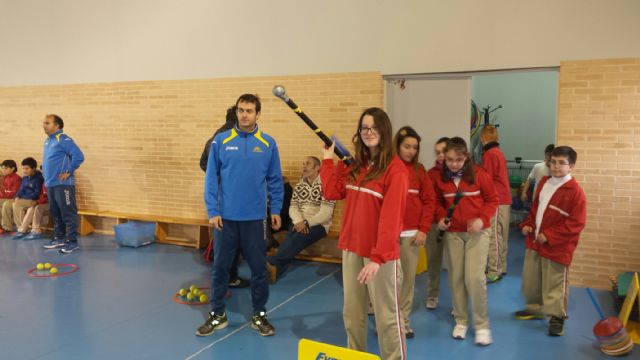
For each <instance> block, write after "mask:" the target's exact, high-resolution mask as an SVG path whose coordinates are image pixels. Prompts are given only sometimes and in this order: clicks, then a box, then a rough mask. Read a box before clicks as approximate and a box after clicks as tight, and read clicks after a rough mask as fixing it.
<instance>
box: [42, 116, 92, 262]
mask: <svg viewBox="0 0 640 360" xmlns="http://www.w3.org/2000/svg"><path fill="white" fill-rule="evenodd" d="M42 127H43V128H44V132H45V133H46V134H47V135H48V137H47V140H45V142H44V153H43V156H42V172H43V175H44V184H45V186H46V187H47V193H48V196H49V214H50V215H51V217H52V219H53V239H52V240H51V241H50V242H49V243H47V244H46V245H44V248H45V249H55V248H61V249H60V252H61V253H63V254H70V253H72V252H74V251H76V250H78V208H77V207H76V186H75V184H76V181H75V177H74V176H73V174H74V172H75V171H76V170H77V169H78V168H79V167H80V164H82V162H83V161H84V155H83V154H82V151H80V148H78V145H76V144H75V143H74V142H73V140H72V139H71V138H70V137H68V136H67V135H66V134H63V133H62V129H63V128H64V122H63V120H62V118H60V117H59V116H58V115H55V114H51V115H47V116H46V117H45V118H44V122H43V124H42Z"/></svg>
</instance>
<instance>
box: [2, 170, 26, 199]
mask: <svg viewBox="0 0 640 360" xmlns="http://www.w3.org/2000/svg"><path fill="white" fill-rule="evenodd" d="M21 183H22V178H21V177H20V176H18V174H16V173H11V174H9V175H6V176H5V177H4V178H3V179H2V191H0V199H14V198H15V197H16V193H17V192H18V190H20V184H21Z"/></svg>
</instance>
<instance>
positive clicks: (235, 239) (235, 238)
mask: <svg viewBox="0 0 640 360" xmlns="http://www.w3.org/2000/svg"><path fill="white" fill-rule="evenodd" d="M236 107H237V110H236V112H237V115H238V122H237V124H236V126H235V127H234V128H232V129H230V130H227V131H225V132H222V133H220V134H218V135H217V136H215V137H214V139H213V141H212V142H211V150H210V152H209V162H208V163H207V172H206V175H205V189H204V201H205V204H206V206H207V212H208V215H209V223H211V224H212V225H213V227H214V228H215V229H217V230H219V233H220V236H219V237H218V238H217V239H214V254H215V255H214V260H213V270H212V275H213V276H212V277H213V280H212V286H211V289H212V290H211V292H212V293H211V307H212V311H211V313H210V314H209V318H208V319H207V320H206V321H205V323H204V324H203V325H202V326H200V327H199V328H198V330H197V332H196V335H198V336H208V335H211V334H213V333H214V331H215V330H218V329H223V328H225V327H227V324H228V322H227V315H226V313H225V300H224V296H225V294H226V293H227V287H228V284H229V269H230V268H231V263H232V261H233V257H234V256H235V253H236V250H237V249H238V248H241V249H242V253H243V254H244V257H245V260H246V261H247V264H248V265H249V267H250V268H251V300H252V303H253V316H252V317H251V326H252V327H253V328H254V329H256V330H257V331H258V333H260V335H263V336H269V335H273V334H275V329H274V328H273V326H272V325H271V324H270V323H269V321H268V320H267V313H266V307H265V306H266V304H267V300H268V298H269V285H268V283H267V271H266V263H267V254H266V234H265V233H266V226H267V222H266V220H265V214H266V213H267V197H268V198H269V206H270V210H271V214H272V215H271V219H268V220H270V223H271V224H270V225H271V227H272V228H274V229H275V230H277V229H279V228H280V225H281V219H280V215H279V214H280V210H281V208H282V202H283V198H284V185H283V182H282V170H281V169H280V156H279V154H278V147H277V145H276V142H275V140H274V139H273V138H272V137H270V136H268V135H266V134H264V133H262V132H261V131H260V129H258V126H257V124H256V123H257V121H258V119H259V118H260V110H261V106H260V99H259V98H258V97H257V96H255V95H252V94H244V95H242V96H240V97H239V98H238V100H237V101H236Z"/></svg>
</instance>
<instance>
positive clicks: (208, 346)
mask: <svg viewBox="0 0 640 360" xmlns="http://www.w3.org/2000/svg"><path fill="white" fill-rule="evenodd" d="M340 270H341V268H338V269H336V270H334V271H332V272H331V273H329V274H328V275H326V276H325V277H323V278H322V279H320V280H318V281H316V282H314V283H313V284H311V285H309V286H307V287H306V288H304V289H302V290H300V291H299V292H297V293H296V294H293V295H292V296H291V297H290V298H288V299H287V300H285V301H283V302H282V303H280V304H278V305H276V306H275V307H274V308H272V309H271V310H269V311H267V314H270V313H272V312H274V311H276V310H278V309H279V308H281V307H282V306H284V305H285V304H287V303H289V302H291V301H292V300H293V299H295V298H297V297H298V296H300V295H302V294H304V293H305V292H307V291H309V290H311V289H312V288H313V287H315V286H316V285H318V284H320V283H321V282H323V281H325V280H326V279H328V278H330V277H332V276H333V275H334V274H335V273H337V272H338V271H340ZM249 325H251V322H247V323H246V324H244V325H242V326H240V327H239V328H237V329H235V330H233V331H232V332H230V333H229V334H227V335H225V336H223V337H221V338H220V339H218V340H216V341H214V342H212V343H211V344H209V345H207V346H205V347H203V348H202V349H200V350H198V351H197V352H195V353H193V354H191V355H190V356H189V357H187V358H185V360H191V359H193V358H195V357H196V356H198V355H200V354H201V353H202V352H203V351H205V350H208V349H210V348H211V347H213V346H214V345H215V344H217V343H219V342H222V341H223V340H226V339H228V338H229V337H231V336H233V335H234V334H236V333H238V332H239V331H241V330H242V329H244V328H246V327H247V326H249Z"/></svg>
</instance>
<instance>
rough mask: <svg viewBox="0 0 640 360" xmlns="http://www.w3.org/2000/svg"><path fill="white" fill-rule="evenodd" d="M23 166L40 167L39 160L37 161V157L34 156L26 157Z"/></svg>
mask: <svg viewBox="0 0 640 360" xmlns="http://www.w3.org/2000/svg"><path fill="white" fill-rule="evenodd" d="M22 166H28V167H30V168H32V169H35V168H37V167H38V162H37V161H36V159H34V158H32V157H28V158H24V160H22Z"/></svg>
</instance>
